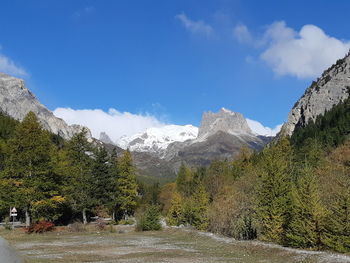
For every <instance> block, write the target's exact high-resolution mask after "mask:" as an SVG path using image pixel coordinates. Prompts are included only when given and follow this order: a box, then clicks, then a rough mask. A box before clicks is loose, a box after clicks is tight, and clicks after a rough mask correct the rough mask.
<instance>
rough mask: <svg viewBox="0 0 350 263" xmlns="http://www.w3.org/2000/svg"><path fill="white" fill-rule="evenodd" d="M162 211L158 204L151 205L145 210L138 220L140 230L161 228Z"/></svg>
mask: <svg viewBox="0 0 350 263" xmlns="http://www.w3.org/2000/svg"><path fill="white" fill-rule="evenodd" d="M161 228H162V226H161V224H160V211H159V207H158V206H154V205H152V206H149V207H147V208H146V210H145V212H144V213H143V214H142V215H141V216H140V218H139V220H138V222H137V228H136V229H137V230H138V231H151V230H160V229H161Z"/></svg>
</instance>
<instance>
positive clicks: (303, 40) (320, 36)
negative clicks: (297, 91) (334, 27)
mask: <svg viewBox="0 0 350 263" xmlns="http://www.w3.org/2000/svg"><path fill="white" fill-rule="evenodd" d="M264 39H265V41H267V45H268V46H267V49H266V50H265V51H264V52H263V53H262V54H261V59H262V60H264V61H265V62H266V63H267V64H268V65H270V66H271V68H272V70H273V71H274V72H275V73H276V74H278V75H292V76H296V77H298V78H313V77H317V76H319V75H320V74H321V73H322V72H323V71H324V70H325V69H327V68H328V67H329V66H331V65H332V64H334V63H335V62H336V60H337V59H339V58H342V57H344V56H345V55H346V53H347V52H348V51H349V49H350V42H349V41H343V40H339V39H336V38H334V37H330V36H328V35H326V34H325V33H324V31H323V30H322V29H321V28H319V27H317V26H315V25H304V26H303V27H302V28H301V30H300V31H299V32H296V31H294V29H292V28H290V27H287V26H286V24H285V22H283V21H281V22H276V23H273V24H272V25H270V26H269V27H268V29H267V30H266V32H265V36H264Z"/></svg>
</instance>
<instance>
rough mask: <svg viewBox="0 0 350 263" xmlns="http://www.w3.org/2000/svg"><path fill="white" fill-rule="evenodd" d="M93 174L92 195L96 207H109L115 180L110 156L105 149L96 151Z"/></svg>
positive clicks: (101, 148) (100, 148)
mask: <svg viewBox="0 0 350 263" xmlns="http://www.w3.org/2000/svg"><path fill="white" fill-rule="evenodd" d="M94 157H95V158H94V161H93V165H92V172H91V175H92V176H91V182H90V183H91V187H92V193H91V194H92V195H93V196H94V199H95V202H96V205H98V206H108V204H109V203H110V201H111V200H110V199H111V196H112V191H113V179H112V174H111V173H110V164H109V156H108V153H107V151H106V149H105V148H104V147H97V148H96V149H95V154H94Z"/></svg>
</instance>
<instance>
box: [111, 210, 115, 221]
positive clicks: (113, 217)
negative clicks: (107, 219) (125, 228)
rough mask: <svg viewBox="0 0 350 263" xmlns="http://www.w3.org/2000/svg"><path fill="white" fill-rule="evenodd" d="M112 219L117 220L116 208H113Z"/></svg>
mask: <svg viewBox="0 0 350 263" xmlns="http://www.w3.org/2000/svg"><path fill="white" fill-rule="evenodd" d="M112 220H114V221H115V210H113V213H112Z"/></svg>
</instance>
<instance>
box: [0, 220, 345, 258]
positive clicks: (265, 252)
mask: <svg viewBox="0 0 350 263" xmlns="http://www.w3.org/2000/svg"><path fill="white" fill-rule="evenodd" d="M112 232H114V231H112ZM112 232H111V231H107V230H106V231H98V230H96V229H95V228H94V227H92V226H90V227H87V230H86V231H85V232H74V233H73V232H69V231H68V230H67V229H65V228H61V229H59V230H58V231H56V232H52V233H45V234H32V235H28V234H25V233H23V232H22V231H20V230H16V231H13V232H12V231H5V230H0V235H1V236H2V237H4V238H5V239H7V240H8V241H9V242H10V243H11V244H12V245H13V246H14V247H15V248H16V249H17V250H18V251H19V252H20V253H21V254H22V255H23V256H24V257H25V258H26V260H27V262H28V263H33V262H35V263H37V262H65V263H67V262H132V263H137V262H142V263H149V262H152V263H156V262H169V263H172V262H174V263H175V262H178V263H182V262H188V263H197V262H198V263H212V262H236V263H253V262H254V263H255V262H266V263H280V262H283V263H292V262H303V263H316V262H324V263H326V262H327V263H331V262H350V258H347V259H346V257H344V256H343V257H342V256H337V255H334V256H332V255H330V254H327V253H314V252H309V251H300V250H293V249H284V248H281V247H278V246H275V245H265V244H262V243H259V242H236V241H233V240H231V239H226V238H216V237H212V236H210V235H207V234H201V233H198V232H195V231H184V230H180V229H166V230H164V231H159V232H135V231H133V228H132V227H130V226H115V233H112Z"/></svg>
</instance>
